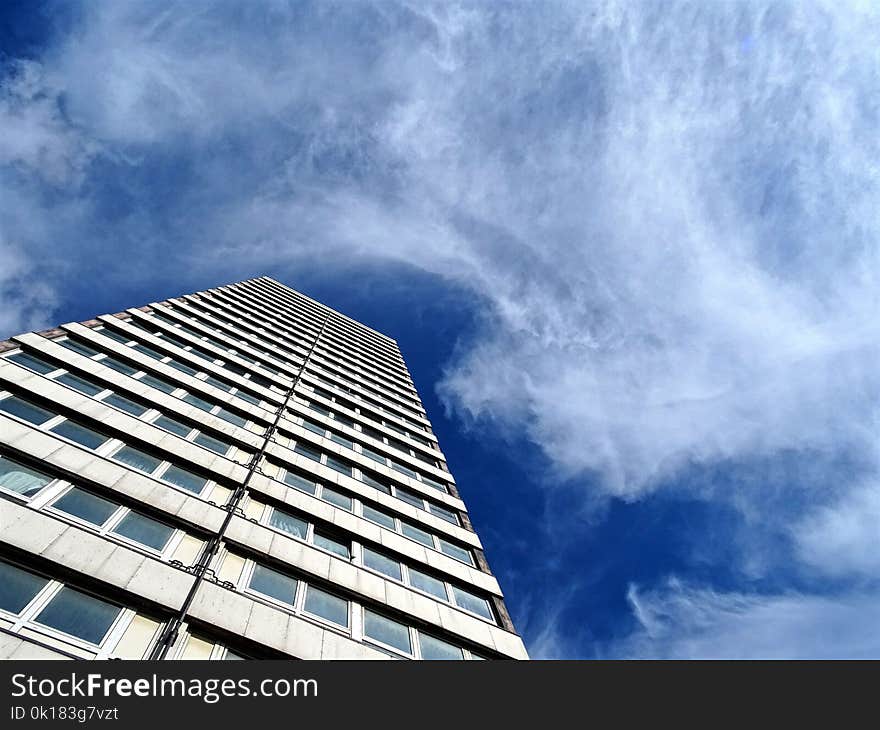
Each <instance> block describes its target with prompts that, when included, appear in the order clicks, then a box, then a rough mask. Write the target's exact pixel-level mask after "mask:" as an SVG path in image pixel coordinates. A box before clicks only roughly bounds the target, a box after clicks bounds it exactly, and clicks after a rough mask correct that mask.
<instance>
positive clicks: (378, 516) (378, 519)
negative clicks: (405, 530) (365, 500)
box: [363, 504, 394, 530]
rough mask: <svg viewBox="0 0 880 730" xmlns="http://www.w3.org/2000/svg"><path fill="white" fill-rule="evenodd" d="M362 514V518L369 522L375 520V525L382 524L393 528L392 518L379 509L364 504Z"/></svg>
mask: <svg viewBox="0 0 880 730" xmlns="http://www.w3.org/2000/svg"><path fill="white" fill-rule="evenodd" d="M363 514H364V519H366V520H369V521H370V522H375V523H376V524H377V525H382V526H383V527H387V528H389V529H391V530H393V529H394V518H393V517H392V516H391V515H389V514H386V513H385V512H381V511H380V510H377V509H375V508H373V507H370V506H369V505H367V504H365V505H364V506H363Z"/></svg>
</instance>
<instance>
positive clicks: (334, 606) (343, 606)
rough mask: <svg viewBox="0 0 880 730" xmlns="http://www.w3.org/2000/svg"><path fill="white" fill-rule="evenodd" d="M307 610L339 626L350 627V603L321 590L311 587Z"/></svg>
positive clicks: (308, 594) (306, 605) (307, 594)
mask: <svg viewBox="0 0 880 730" xmlns="http://www.w3.org/2000/svg"><path fill="white" fill-rule="evenodd" d="M305 610H306V611H308V612H309V613H311V614H313V615H315V616H319V617H320V618H323V619H326V620H327V621H330V622H332V623H334V624H337V625H339V626H348V601H346V600H345V599H344V598H339V596H334V595H333V594H332V593H327V592H326V591H322V590H321V589H320V588H315V587H314V586H309V588H308V591H307V592H306V603H305Z"/></svg>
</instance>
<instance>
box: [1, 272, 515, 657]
mask: <svg viewBox="0 0 880 730" xmlns="http://www.w3.org/2000/svg"><path fill="white" fill-rule="evenodd" d="M0 658H58V659H67V658H98V659H103V658H123V659H125V658H132V659H140V658H154V659H157V658H158V659H185V658H192V659H237V658H254V659H260V658H299V659H440V658H443V659H447V658H448V659H463V660H474V659H511V658H512V659H527V658H528V656H527V653H526V650H525V647H524V645H523V642H522V640H521V639H520V637H519V636H518V635H517V634H516V632H515V630H514V627H513V625H512V623H511V621H510V617H509V615H508V613H507V610H506V608H505V606H504V599H503V595H502V593H501V589H500V587H499V585H498V581H497V580H496V579H495V577H494V576H493V575H492V574H491V572H490V571H489V568H488V565H487V563H486V560H485V556H484V555H483V552H482V545H481V543H480V540H479V537H478V536H477V534H476V533H475V532H474V531H473V528H472V526H471V522H470V519H469V518H468V516H467V511H466V506H465V503H464V502H463V501H462V499H461V497H460V495H459V491H458V487H457V485H456V484H455V480H454V478H453V476H452V474H450V472H449V470H448V468H447V465H446V460H445V458H444V456H443V452H442V451H441V450H440V447H439V444H438V443H437V439H436V437H435V436H434V434H433V431H432V429H431V424H430V421H429V420H428V418H427V415H426V413H425V410H424V408H423V407H422V404H421V401H420V399H419V396H418V393H417V391H416V389H415V387H414V385H413V383H412V380H411V378H410V375H409V372H408V370H407V368H406V364H405V363H404V361H403V358H402V356H401V353H400V351H399V349H398V347H397V343H396V342H395V341H394V340H392V339H390V338H388V337H386V336H385V335H382V334H380V333H378V332H376V331H374V330H372V329H370V328H368V327H366V326H364V325H362V324H360V323H358V322H356V321H354V320H351V319H349V318H347V317H345V316H344V315H342V314H339V313H337V312H335V311H333V310H331V309H329V308H328V307H326V306H324V305H322V304H319V303H318V302H315V301H313V300H311V299H309V298H308V297H305V296H303V295H302V294H299V293H298V292H296V291H294V290H293V289H290V288H288V287H286V286H284V285H282V284H280V283H278V282H276V281H275V280H273V279H270V278H268V277H260V278H257V279H251V280H247V281H242V282H238V283H236V284H231V285H228V286H223V287H219V288H216V289H211V290H208V291H204V292H198V293H195V294H191V295H185V296H181V297H179V298H176V299H172V300H168V301H165V302H159V303H153V304H150V305H149V306H145V307H139V308H132V309H129V310H127V311H125V312H121V313H117V314H113V315H105V316H100V317H97V318H95V319H93V320H89V321H87V322H80V323H69V324H65V325H61V326H60V327H57V328H54V329H52V330H48V331H45V332H41V333H25V334H22V335H20V336H17V337H13V338H11V339H10V340H8V341H6V342H3V343H0Z"/></svg>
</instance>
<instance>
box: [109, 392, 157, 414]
mask: <svg viewBox="0 0 880 730" xmlns="http://www.w3.org/2000/svg"><path fill="white" fill-rule="evenodd" d="M104 402H105V403H109V404H110V405H111V406H116V407H117V408H118V409H119V410H120V411H125V412H126V413H131V414H132V415H133V416H140V415H143V414H144V413H146V412H147V409H146V408H144V407H143V406H142V405H141V404H140V403H135V402H134V401H133V400H129V399H128V398H123V397H122V396H121V395H119V394H118V393H111V394H110V395H108V396H107V397H106V398H104Z"/></svg>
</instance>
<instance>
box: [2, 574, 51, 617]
mask: <svg viewBox="0 0 880 730" xmlns="http://www.w3.org/2000/svg"><path fill="white" fill-rule="evenodd" d="M48 582H49V581H48V580H47V579H46V578H43V577H41V576H39V575H35V574H34V573H31V572H30V571H29V570H22V569H21V568H19V567H17V566H15V565H10V564H9V563H4V562H0V608H2V609H3V610H5V611H10V612H12V613H19V612H20V611H21V610H22V609H23V608H24V607H25V606H27V605H28V604H29V603H30V602H31V601H32V600H33V598H34V596H36V595H37V593H39V592H40V591H41V590H42V589H43V588H44V587H45V585H46V584H47V583H48Z"/></svg>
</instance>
